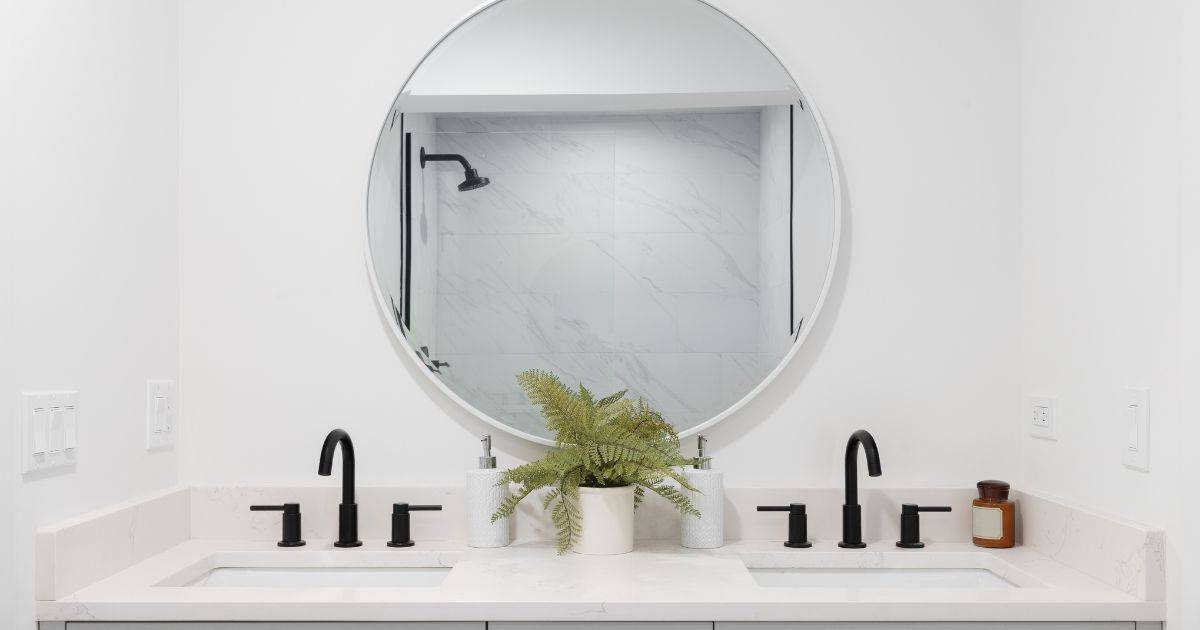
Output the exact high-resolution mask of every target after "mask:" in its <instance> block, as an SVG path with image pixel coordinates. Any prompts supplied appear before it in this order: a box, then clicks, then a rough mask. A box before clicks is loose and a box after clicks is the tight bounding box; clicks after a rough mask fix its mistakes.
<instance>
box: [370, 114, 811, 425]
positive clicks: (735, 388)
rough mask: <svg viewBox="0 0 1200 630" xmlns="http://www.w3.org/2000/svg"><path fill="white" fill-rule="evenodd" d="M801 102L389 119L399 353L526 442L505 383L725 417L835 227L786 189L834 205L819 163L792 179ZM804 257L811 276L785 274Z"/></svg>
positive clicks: (523, 401)
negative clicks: (801, 216) (554, 378)
mask: <svg viewBox="0 0 1200 630" xmlns="http://www.w3.org/2000/svg"><path fill="white" fill-rule="evenodd" d="M797 109H799V108H797V107H796V106H793V105H771V106H763V107H743V108H724V109H713V110H700V111H696V110H689V111H667V112H654V113H647V114H628V113H619V114H593V113H589V114H573V113H571V114H553V115H547V114H539V115H511V114H505V115H481V114H471V115H462V114H459V115H437V114H402V115H401V116H400V119H399V120H398V121H397V124H396V126H398V127H399V128H400V129H399V133H400V134H401V137H402V138H403V156H401V158H400V160H399V162H400V168H401V171H402V173H403V177H404V178H405V182H404V185H403V186H401V187H400V189H401V190H403V191H405V197H406V198H405V199H404V200H403V202H402V207H403V209H404V211H403V213H402V218H401V225H400V226H399V228H400V229H399V234H400V238H401V239H402V241H403V243H402V246H401V247H400V248H399V250H400V251H402V252H403V260H400V261H396V262H397V263H399V265H398V268H399V269H398V270H399V271H400V274H398V275H397V276H396V277H395V285H394V287H392V289H393V290H394V292H393V293H391V294H392V295H393V296H397V297H399V299H398V300H393V305H394V307H395V309H394V315H395V317H396V318H397V319H398V321H399V323H400V325H401V329H402V330H403V332H404V334H405V336H406V337H407V339H408V342H409V344H410V345H411V346H412V347H413V348H414V349H416V352H417V353H418V356H420V357H421V358H422V360H423V361H424V362H425V364H426V366H427V367H428V368H429V369H430V370H431V371H432V372H434V373H435V374H436V375H437V378H440V379H441V380H442V381H443V382H444V383H445V384H447V385H448V386H449V387H450V388H451V389H452V390H453V391H454V392H455V393H456V394H457V395H458V396H460V397H461V398H462V399H464V400H465V401H466V402H467V403H469V404H470V405H471V406H473V407H475V408H476V409H478V410H479V411H482V412H483V413H485V414H487V415H489V416H491V417H493V418H497V419H502V420H503V421H504V422H505V423H507V424H509V425H510V426H512V427H514V428H516V429H518V430H519V431H521V432H525V433H529V434H532V435H545V426H544V422H545V421H544V420H543V418H542V417H541V415H540V414H539V413H538V412H537V411H536V410H534V409H533V408H532V407H531V406H530V404H529V401H528V400H527V398H526V397H525V395H524V394H523V393H522V391H521V389H520V387H519V386H518V385H517V381H516V375H517V374H518V373H519V372H521V371H523V370H527V369H533V368H537V369H543V370H548V371H551V372H553V373H555V374H557V375H559V376H560V377H561V378H562V379H563V380H564V382H566V383H567V384H568V385H569V386H573V385H575V384H578V383H582V384H584V385H586V386H587V387H588V388H589V389H592V390H593V391H596V392H601V393H609V392H612V391H616V390H620V389H625V388H629V390H630V393H631V394H632V395H634V396H641V397H644V398H645V399H647V401H649V402H651V403H652V404H653V405H654V406H655V407H656V408H657V409H658V410H659V411H661V412H662V413H663V415H664V416H665V417H666V418H667V419H668V420H669V421H670V422H671V423H672V424H674V425H675V426H676V427H677V428H678V429H680V430H686V429H687V428H689V427H694V426H697V425H699V424H701V423H703V422H705V421H707V420H709V419H711V418H713V417H714V416H716V415H718V414H720V413H721V412H722V411H723V410H725V409H726V408H728V407H730V406H731V405H732V404H733V403H735V402H736V401H738V400H740V399H742V398H743V397H745V396H746V395H747V394H749V393H750V392H751V391H752V390H753V389H754V388H755V387H757V386H758V385H759V383H761V382H762V381H763V380H764V378H765V377H766V376H767V374H768V373H770V372H771V371H772V370H774V369H775V367H776V366H778V365H779V364H780V362H781V361H782V359H783V357H784V356H785V355H786V354H787V353H788V351H789V350H790V349H791V347H792V344H793V341H794V340H795V338H796V336H797V334H798V333H799V331H800V329H801V327H802V326H804V324H805V317H806V314H807V313H808V312H811V310H812V309H813V307H814V301H815V300H816V298H817V296H818V295H819V294H820V289H821V287H822V283H823V282H824V280H825V276H826V272H827V267H826V265H827V261H828V259H829V255H830V249H831V242H830V239H829V234H828V231H827V230H824V231H822V230H817V231H816V233H815V234H812V235H807V236H808V238H807V239H806V238H805V237H806V234H804V233H802V232H800V233H797V232H794V230H793V228H794V227H796V226H797V225H799V226H811V221H800V222H797V221H795V220H794V218H795V217H794V214H795V213H797V212H800V213H804V212H805V207H803V205H802V206H801V207H796V203H795V201H796V200H795V198H794V197H793V195H792V189H793V187H796V186H801V187H802V186H803V182H793V181H792V178H793V177H796V178H799V179H803V178H805V177H810V178H811V180H812V182H811V183H810V184H809V185H808V190H809V191H810V192H809V194H808V196H807V197H806V198H805V201H804V203H805V204H809V205H810V207H812V206H815V207H818V208H820V213H821V214H826V213H827V208H828V207H829V206H830V205H831V204H832V199H831V198H829V197H830V195H831V194H832V193H831V191H829V190H827V188H828V185H829V180H830V174H829V172H828V164H827V163H826V162H824V161H822V160H808V161H810V162H812V163H813V168H812V169H811V170H812V171H814V172H812V173H807V172H806V171H805V170H804V169H800V168H796V162H797V156H798V155H799V156H800V157H802V158H807V157H808V156H809V155H823V154H824V147H823V146H822V145H821V140H820V137H819V136H818V135H817V130H816V128H815V126H813V125H812V123H811V122H810V121H809V119H808V118H807V117H805V118H799V117H798V116H797V115H796V114H797V111H796V110H797ZM801 113H802V112H801ZM789 139H790V140H791V141H792V142H791V143H789ZM435 156H436V157H435ZM480 182H482V183H480ZM822 187H825V188H826V190H825V193H824V194H825V197H826V198H825V199H821V198H820V195H821V193H822ZM797 247H800V248H803V249H805V250H807V251H808V253H807V258H808V259H811V260H818V261H820V264H819V265H815V266H810V268H809V269H808V272H807V273H806V272H805V270H804V269H799V270H798V271H800V273H796V271H794V269H796V268H795V267H794V266H793V265H792V264H791V262H792V260H793V258H794V256H795V254H796V249H797ZM798 284H799V285H800V286H797V285H798ZM385 288H386V287H385ZM797 298H799V302H798V301H797Z"/></svg>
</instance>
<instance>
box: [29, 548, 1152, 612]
mask: <svg viewBox="0 0 1200 630" xmlns="http://www.w3.org/2000/svg"><path fill="white" fill-rule="evenodd" d="M231 566H232V567H236V566H243V567H244V566H273V567H275V566H293V567H295V566H301V567H305V566H307V567H315V566H338V567H344V566H350V567H439V566H442V567H453V568H452V570H451V571H450V572H449V574H448V575H447V576H446V578H445V580H444V581H443V582H442V583H441V584H440V585H439V586H435V587H402V588H397V587H391V588H387V587H374V588H372V587H354V588H346V587H321V588H313V587H286V588H285V587H270V588H267V587H237V588H233V587H188V586H176V585H175V584H186V583H188V582H189V581H190V580H191V579H194V578H195V577H198V576H200V575H202V574H204V573H205V572H207V571H208V570H210V569H212V568H214V567H231ZM747 566H750V567H754V568H855V567H881V568H968V567H974V568H986V569H988V570H990V571H992V572H993V573H995V574H997V575H999V576H1000V577H1002V578H1004V579H1006V580H1008V581H1009V582H1012V583H1013V584H1015V585H1017V586H1018V588H906V587H887V588H846V587H820V588H793V587H769V586H760V585H759V584H758V583H757V582H756V581H755V579H754V577H753V576H752V575H751V573H750V572H749V570H748V569H747ZM162 584H168V585H166V586H164V585H162ZM1164 615H1165V605H1164V604H1163V602H1160V601H1142V600H1139V599H1137V598H1135V597H1133V596H1131V595H1129V594H1127V593H1125V592H1122V591H1120V590H1117V589H1115V588H1113V587H1111V586H1109V585H1106V584H1104V583H1102V582H1100V581H1098V580H1095V579H1093V578H1091V577H1088V576H1087V575H1084V574H1083V573H1081V572H1079V571H1076V570H1073V569H1071V568H1068V567H1067V566H1065V565H1063V564H1061V563H1059V562H1057V561H1055V560H1053V559H1050V558H1048V557H1046V556H1044V555H1041V554H1038V553H1037V552H1035V551H1033V550H1030V549H1024V548H1020V547H1018V548H1015V549H1002V550H988V549H982V548H978V547H974V546H972V545H970V544H966V543H931V544H929V545H928V546H927V547H926V548H925V549H919V550H903V549H897V548H896V547H895V546H894V545H893V543H892V542H891V541H886V542H875V543H874V544H872V545H871V546H869V547H868V548H867V549H863V550H844V549H839V548H838V547H837V546H836V544H835V543H833V542H828V541H825V542H816V543H815V544H814V546H813V548H811V549H802V550H801V549H795V550H794V549H787V548H784V547H783V546H782V545H781V544H780V543H779V542H743V543H736V544H732V545H729V546H726V547H724V548H722V549H717V550H710V551H699V550H688V549H682V548H680V547H679V546H678V544H677V543H674V542H661V543H640V544H639V546H638V548H637V549H636V550H635V551H634V552H633V553H630V554H625V555H620V556H581V555H575V554H568V555H565V556H558V555H556V554H555V553H554V550H553V548H551V547H549V546H547V545H545V544H535V545H517V546H512V547H507V548H503V549H491V550H482V549H467V548H464V547H463V546H461V545H459V544H454V543H445V542H425V541H422V542H419V543H418V545H417V546H415V547H411V548H407V549H391V548H388V547H386V546H384V545H383V542H382V541H378V540H372V541H365V544H364V546H362V547H359V548H356V549H335V548H334V547H333V546H332V544H331V543H330V542H329V541H313V540H310V541H309V544H308V545H307V546H305V547H299V548H294V549H281V548H279V547H276V546H275V545H274V544H272V543H269V542H249V541H221V540H189V541H187V542H184V543H182V544H179V545H176V546H174V547H171V548H170V549H167V550H166V551H164V552H162V553H159V554H157V555H154V556H151V557H150V558H148V559H146V560H144V561H142V562H139V563H137V564H135V565H133V566H131V567H129V568H128V569H125V570H123V571H121V572H119V573H117V574H115V575H112V576H111V577H108V578H106V579H104V580H101V581H99V582H96V583H94V584H92V585H90V586H86V587H84V588H82V589H80V590H79V591H77V592H75V593H72V594H71V595H68V596H66V597H63V598H60V599H58V600H55V601H42V602H39V603H38V618H39V619H41V620H43V621H58V620H67V621H80V620H114V621H115V620H122V621H214V620H228V621H266V620H275V621H294V620H305V621H405V620H422V621H467V620H479V621H482V620H489V621H518V620H519V621H539V620H545V621H564V620H576V621H634V620H637V621H759V620H761V621H768V620H769V621H805V620H848V621H855V620H856V621H876V620H878V621H902V620H907V621H931V620H945V621H951V620H956V621H962V620H992V621H995V620H1011V621H1033V620H1037V621H1059V620H1114V621H1117V620H1119V621H1156V620H1162V619H1164Z"/></svg>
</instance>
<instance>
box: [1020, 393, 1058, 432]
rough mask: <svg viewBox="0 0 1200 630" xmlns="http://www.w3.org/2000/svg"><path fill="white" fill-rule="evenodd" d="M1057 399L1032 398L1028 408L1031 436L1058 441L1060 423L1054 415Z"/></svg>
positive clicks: (1045, 397) (1027, 419)
mask: <svg viewBox="0 0 1200 630" xmlns="http://www.w3.org/2000/svg"><path fill="white" fill-rule="evenodd" d="M1055 402H1056V401H1055V399H1054V398H1051V397H1049V396H1030V397H1029V405H1028V406H1027V409H1028V412H1029V415H1028V416H1027V418H1026V422H1028V423H1029V435H1032V436H1033V437H1035V438H1040V439H1043V440H1058V422H1057V420H1056V418H1055V415H1054V407H1055Z"/></svg>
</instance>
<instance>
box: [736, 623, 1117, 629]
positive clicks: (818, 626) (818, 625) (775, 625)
mask: <svg viewBox="0 0 1200 630" xmlns="http://www.w3.org/2000/svg"><path fill="white" fill-rule="evenodd" d="M715 630H1134V627H1133V622H1132V621H718V622H717V624H716V628H715Z"/></svg>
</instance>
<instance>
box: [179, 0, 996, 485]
mask: <svg viewBox="0 0 1200 630" xmlns="http://www.w3.org/2000/svg"><path fill="white" fill-rule="evenodd" d="M475 1H476V0H446V1H443V2H405V3H398V2H392V1H387V0H377V1H364V2H356V3H344V2H333V1H318V0H308V1H303V2H282V1H267V0H250V1H244V0H243V1H236V2H235V1H232V0H227V1H204V2H201V1H198V0H197V1H191V0H187V1H185V2H184V3H183V4H182V6H181V22H180V33H181V42H180V76H181V87H180V89H181V94H180V102H181V116H180V122H181V131H180V134H181V136H180V142H181V155H182V160H181V174H180V195H181V216H180V224H181V241H180V269H181V281H182V294H181V304H182V306H181V308H182V321H181V360H182V379H183V381H184V383H185V386H186V388H185V389H186V391H185V398H184V401H183V402H184V404H183V410H184V425H185V427H186V429H187V435H186V438H187V439H186V444H185V449H184V454H183V457H184V471H185V472H184V474H185V477H186V479H187V481H189V482H194V483H256V482H271V483H294V482H304V483H310V482H314V481H316V480H317V478H316V477H315V474H314V465H315V457H316V452H315V450H316V448H317V445H318V444H319V442H320V440H321V439H322V437H323V436H324V433H325V432H326V431H328V430H329V429H331V428H333V427H335V426H344V427H345V428H346V429H348V430H349V431H350V432H351V434H352V435H353V436H355V437H356V438H357V440H358V442H359V444H358V446H359V448H358V463H359V474H360V479H361V480H362V481H363V482H364V483H370V482H389V483H398V484H457V483H460V482H461V479H462V474H463V471H464V470H465V469H466V468H467V467H469V466H471V465H473V462H474V457H475V451H476V448H477V440H476V438H475V437H474V435H475V434H478V433H482V432H484V431H486V430H487V429H486V427H485V425H483V424H482V423H481V422H479V421H476V420H474V419H473V418H471V417H470V416H469V415H468V414H466V413H465V412H463V411H462V410H460V409H457V408H456V407H455V406H454V405H453V404H452V403H451V402H449V401H448V400H447V399H446V398H445V397H444V396H443V395H441V394H440V393H438V392H437V391H436V390H435V389H434V388H433V387H432V386H430V385H428V384H427V383H426V382H425V380H424V377H423V376H421V375H420V374H419V373H418V372H417V369H416V368H414V367H413V366H412V365H411V360H410V359H409V358H408V357H403V356H400V354H399V353H398V352H397V350H396V348H394V347H393V345H392V343H391V342H390V341H389V339H388V335H387V333H386V329H385V326H384V325H383V322H382V321H381V319H380V316H379V314H378V313H377V312H376V308H375V305H374V303H373V299H372V296H371V294H370V290H369V284H368V280H367V276H366V270H365V265H364V262H363V251H362V250H363V239H362V211H363V203H364V201H363V197H364V189H365V186H366V176H367V172H368V164H369V160H370V156H371V151H372V147H373V146H374V142H375V139H376V135H377V133H378V130H379V125H380V122H381V121H382V120H383V118H384V116H385V114H386V113H387V111H388V106H389V104H390V103H391V99H392V98H393V96H394V95H395V92H396V90H397V89H398V88H399V87H400V84H401V83H402V82H403V80H404V77H405V76H406V75H407V73H408V71H409V70H410V69H411V68H412V67H413V65H414V64H416V63H417V61H418V59H420V56H421V55H422V54H423V53H424V52H425V50H426V49H427V48H428V47H429V46H430V45H432V44H433V43H434V42H435V41H436V39H437V38H438V37H439V36H440V35H441V33H442V32H443V31H444V30H445V29H447V28H449V26H450V25H451V24H453V23H454V21H455V20H456V19H458V18H459V17H460V16H462V15H464V14H465V13H466V12H468V11H469V10H470V9H471V8H472V7H473V6H474V4H475ZM720 4H721V6H723V7H725V8H727V9H728V10H729V11H730V12H731V13H733V14H734V15H735V16H737V17H739V18H740V19H742V20H743V21H744V22H745V23H746V24H747V25H748V26H749V27H750V28H751V29H753V30H754V31H755V32H757V33H758V34H759V35H760V36H761V37H762V38H763V39H764V40H766V41H767V42H769V43H770V44H771V45H772V46H774V47H775V49H776V52H778V53H779V54H780V56H781V57H782V58H783V60H784V62H785V63H787V64H788V65H789V66H790V67H791V68H792V70H793V72H794V73H795V74H796V76H797V78H798V79H799V80H800V81H801V82H802V83H803V84H804V85H805V86H806V87H807V89H809V90H810V92H811V95H812V98H813V99H814V100H815V101H816V103H817V104H818V105H820V106H821V107H822V109H823V111H824V113H825V115H826V117H827V119H828V123H829V125H830V128H831V129H832V131H833V135H834V140H835V143H836V145H837V149H838V151H839V152H840V155H841V158H842V160H843V170H844V176H845V180H846V185H847V190H848V191H849V195H848V202H847V203H848V207H847V213H848V216H847V223H846V228H847V230H846V238H845V242H844V247H843V257H842V260H841V261H840V264H841V270H840V273H839V276H838V280H837V282H836V286H835V287H834V290H833V295H832V296H831V299H830V303H829V305H828V307H827V308H828V310H827V312H826V314H827V317H826V318H825V319H824V320H822V321H819V322H818V323H817V325H816V326H817V328H816V331H815V333H814V335H813V338H812V339H811V341H810V344H809V345H808V346H807V347H806V348H805V349H804V351H803V352H802V353H801V354H800V356H799V357H798V358H797V360H796V361H794V362H793V364H792V365H790V366H789V367H788V368H787V370H786V371H785V372H784V373H783V375H782V376H781V377H780V378H779V379H778V380H777V381H776V382H775V383H774V384H773V385H772V386H771V387H770V388H769V389H768V390H767V391H766V392H765V393H764V394H763V395H762V396H761V397H759V398H758V399H757V400H756V401H755V402H753V403H752V404H750V405H749V406H748V407H746V408H745V409H743V410H742V411H740V412H739V413H738V414H736V415H735V416H734V417H732V418H730V419H729V420H727V421H725V422H724V423H722V424H721V425H720V426H719V427H718V428H717V429H716V430H715V431H713V432H712V436H713V439H712V444H713V446H714V447H715V449H716V455H717V465H719V466H721V467H722V468H724V469H726V470H727V471H728V474H729V480H728V483H729V484H730V485H738V486H756V485H762V486H772V485H781V484H783V485H788V484H791V485H825V484H827V485H840V484H841V471H842V462H841V458H842V452H843V445H844V443H845V439H846V437H847V436H848V435H849V433H850V432H851V431H852V430H853V429H856V428H859V427H868V428H870V429H872V430H873V431H874V432H875V435H876V437H877V439H878V440H879V443H880V447H881V449H882V454H883V463H884V473H885V476H884V477H883V478H882V479H880V480H871V481H869V482H865V483H867V484H868V485H889V486H903V485H907V484H916V485H938V486H954V485H963V484H970V483H974V482H975V481H977V480H978V479H981V478H985V477H993V476H996V477H1006V476H1011V475H1012V474H1013V473H1014V472H1015V466H1014V465H1013V464H1014V463H1015V458H1013V457H1012V455H1011V453H1012V451H1013V449H1015V448H1016V446H1017V436H1016V434H1015V432H1014V431H1013V430H1012V424H1011V422H1010V419H1011V418H1012V417H1013V416H1014V414H1015V413H1016V408H1017V405H1016V401H1017V399H1018V394H1017V377H1016V371H1017V363H1018V357H1017V349H1016V348H1017V317H1018V314H1019V311H1018V308H1017V296H1018V284H1017V275H1018V274H1017V272H1016V269H1015V267H1014V265H1013V264H1012V261H1013V255H1014V252H1015V251H1016V248H1017V229H1018V225H1017V220H1016V212H1015V211H1014V208H1015V206H1016V203H1017V196H1016V192H1015V188H1014V186H1013V185H1012V182H1014V181H1015V180H1016V178H1017V167H1016V158H1017V140H1016V135H1017V132H1016V124H1017V120H1016V116H1014V111H1015V109H1016V107H1017V96H1016V90H1015V87H1016V86H1017V74H1016V73H1017V58H1016V55H1015V54H1014V51H1015V49H1016V42H1015V32H1016V22H1015V20H1016V11H1015V9H1014V8H1013V6H1012V5H1011V4H1010V3H1007V2H1004V1H1003V0H995V1H992V2H971V3H963V2H958V1H956V0H939V1H933V0H921V1H913V2H905V3H902V4H901V3H891V2H882V1H867V0H857V1H852V2H836V3H832V2H822V1H818V0H812V1H806V2H780V1H777V2H762V1H761V0H726V1H724V2H721V3H720ZM897 50H903V51H904V52H905V54H903V55H897V54H895V51H897ZM831 51H836V54H832V53H831ZM948 51H952V53H953V54H947V53H948ZM818 359H819V361H818ZM264 444H270V445H271V446H270V448H264V447H263V445H264ZM430 445H437V448H430ZM497 445H498V447H499V449H500V451H501V460H502V465H503V464H510V463H512V462H513V461H514V457H520V458H524V457H531V456H534V455H536V454H537V452H538V450H537V449H535V448H533V447H531V446H529V445H527V444H525V443H522V442H518V441H516V440H512V439H507V438H501V439H499V440H498V444H497ZM215 453H220V456H219V457H217V456H214V454H215ZM218 462H219V463H218ZM327 483H337V480H336V479H332V480H327Z"/></svg>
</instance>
